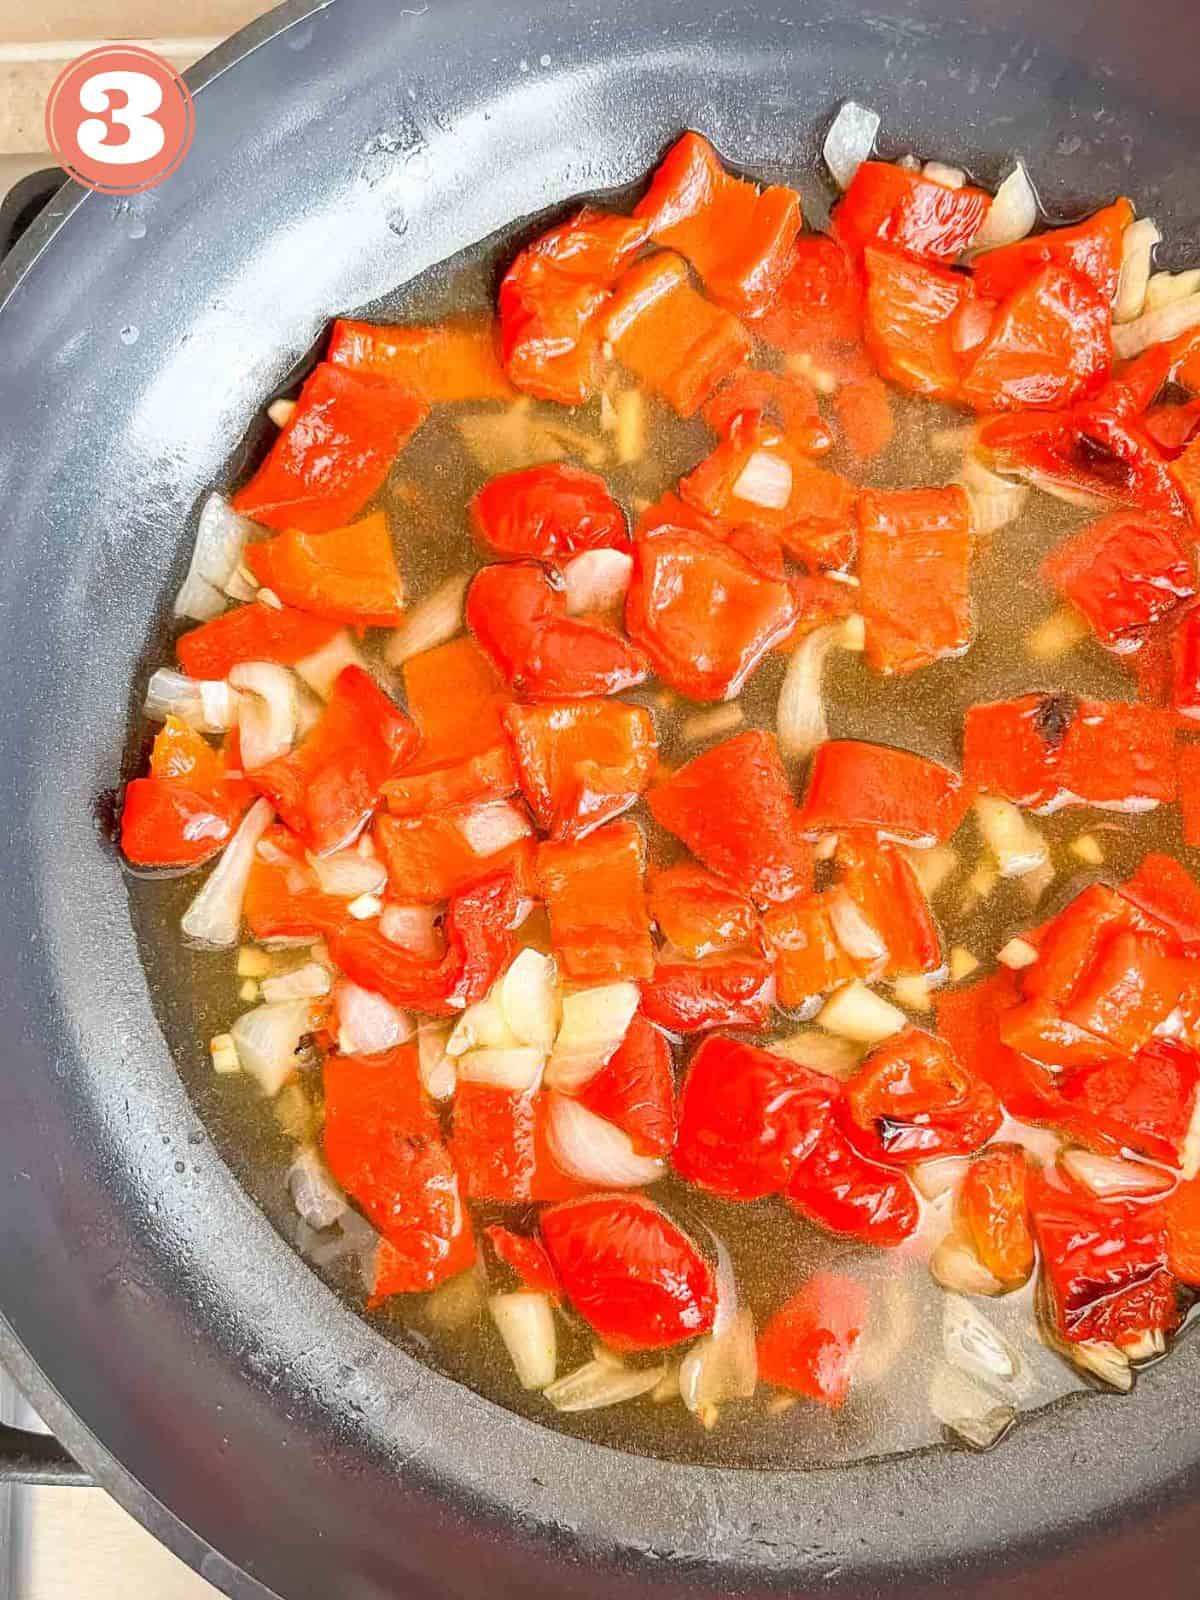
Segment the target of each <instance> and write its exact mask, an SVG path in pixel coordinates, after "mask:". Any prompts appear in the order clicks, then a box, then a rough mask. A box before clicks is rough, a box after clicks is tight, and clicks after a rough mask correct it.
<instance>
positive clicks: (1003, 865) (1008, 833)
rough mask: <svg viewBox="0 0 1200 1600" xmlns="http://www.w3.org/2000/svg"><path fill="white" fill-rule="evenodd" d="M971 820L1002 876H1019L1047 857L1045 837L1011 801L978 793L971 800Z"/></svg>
mask: <svg viewBox="0 0 1200 1600" xmlns="http://www.w3.org/2000/svg"><path fill="white" fill-rule="evenodd" d="M975 820H976V821H977V822H978V824H979V831H980V833H981V834H982V835H983V838H984V841H985V843H986V844H987V847H988V849H989V850H990V851H991V853H992V855H993V856H994V857H995V860H996V866H997V867H998V869H999V872H1000V876H1001V877H1002V878H1023V877H1024V876H1025V874H1026V873H1027V872H1032V871H1034V869H1035V868H1037V867H1044V866H1045V865H1046V863H1047V862H1048V861H1049V860H1050V847H1049V846H1048V845H1047V843H1046V841H1045V839H1044V838H1043V837H1042V835H1041V834H1040V833H1039V832H1038V830H1037V828H1035V827H1034V825H1033V823H1032V822H1030V821H1029V819H1028V817H1026V816H1025V815H1024V813H1023V812H1021V811H1020V810H1019V809H1018V808H1017V807H1016V806H1014V805H1013V804H1012V802H1011V801H1009V800H1001V799H1000V798H999V797H998V796H997V795H992V794H981V795H980V796H979V797H978V798H977V799H976V801H975Z"/></svg>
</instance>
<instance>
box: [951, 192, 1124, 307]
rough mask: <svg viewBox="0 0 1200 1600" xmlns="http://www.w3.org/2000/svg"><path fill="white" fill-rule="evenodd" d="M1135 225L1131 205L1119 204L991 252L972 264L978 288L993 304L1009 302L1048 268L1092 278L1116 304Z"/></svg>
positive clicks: (1106, 296) (1107, 298)
mask: <svg viewBox="0 0 1200 1600" xmlns="http://www.w3.org/2000/svg"><path fill="white" fill-rule="evenodd" d="M1132 221H1133V207H1132V206H1131V205H1130V203H1129V201H1128V200H1116V201H1114V202H1113V204H1112V205H1111V206H1105V207H1104V208H1103V209H1102V210H1100V211H1097V212H1096V213H1095V215H1094V216H1091V217H1087V218H1085V220H1084V221H1083V222H1077V223H1074V224H1073V225H1071V226H1070V227H1066V228H1047V229H1046V230H1045V231H1044V232H1042V233H1035V234H1033V235H1032V236H1031V237H1029V238H1027V239H1021V240H1019V241H1018V242H1017V243H1016V244H1006V245H1001V246H1000V248H999V249H996V250H985V251H984V252H983V254H982V255H980V256H977V257H976V258H975V261H974V262H973V263H972V269H971V270H972V273H973V275H974V278H975V287H976V288H977V289H978V291H979V293H980V294H981V295H983V296H985V297H986V298H987V299H989V300H1005V299H1007V298H1008V296H1009V295H1010V294H1012V293H1013V291H1014V290H1015V289H1019V288H1020V287H1021V285H1022V284H1023V283H1026V282H1027V281H1028V280H1029V279H1030V278H1032V277H1033V276H1034V274H1035V273H1037V272H1039V271H1040V270H1041V269H1042V268H1043V267H1046V266H1049V265H1054V266H1057V267H1060V268H1067V269H1069V270H1070V271H1072V272H1075V273H1078V274H1079V275H1080V276H1082V277H1084V278H1086V279H1087V280H1088V281H1089V282H1090V283H1091V284H1092V286H1093V288H1095V289H1097V290H1098V291H1099V293H1100V294H1101V295H1102V296H1103V298H1104V301H1105V303H1106V304H1111V302H1112V298H1113V296H1114V295H1115V294H1116V292H1117V279H1118V278H1119V277H1120V274H1121V249H1122V245H1123V243H1124V234H1125V229H1126V228H1127V227H1128V226H1129V224H1130V223H1131V222H1132Z"/></svg>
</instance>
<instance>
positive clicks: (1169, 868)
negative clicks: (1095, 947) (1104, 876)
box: [1121, 747, 1200, 956]
mask: <svg viewBox="0 0 1200 1600" xmlns="http://www.w3.org/2000/svg"><path fill="white" fill-rule="evenodd" d="M1189 748H1190V747H1189ZM1121 894H1122V896H1123V897H1124V898H1125V899H1126V900H1129V901H1131V902H1132V903H1133V904H1134V905H1135V906H1136V907H1137V908H1138V910H1139V911H1141V912H1142V913H1143V914H1144V915H1145V916H1147V917H1149V918H1150V919H1151V920H1152V921H1153V922H1154V923H1157V924H1158V925H1159V926H1160V927H1161V928H1162V929H1163V930H1164V931H1165V932H1166V933H1167V934H1169V935H1170V936H1171V937H1172V938H1174V939H1178V941H1179V943H1180V944H1181V945H1182V946H1183V949H1184V950H1185V951H1186V952H1187V954H1188V955H1193V956H1194V955H1200V883H1197V882H1196V880H1195V878H1193V877H1192V875H1191V873H1190V872H1189V871H1188V870H1187V868H1186V867H1185V866H1183V865H1182V864H1181V863H1180V862H1178V861H1176V860H1175V858H1174V856H1165V855H1163V854H1161V852H1159V851H1157V850H1152V851H1151V852H1150V853H1149V854H1148V855H1146V856H1144V857H1143V858H1142V862H1141V865H1140V866H1139V867H1138V869H1137V871H1136V872H1135V873H1134V874H1133V876H1132V878H1129V879H1127V881H1126V882H1125V883H1123V884H1122V885H1121Z"/></svg>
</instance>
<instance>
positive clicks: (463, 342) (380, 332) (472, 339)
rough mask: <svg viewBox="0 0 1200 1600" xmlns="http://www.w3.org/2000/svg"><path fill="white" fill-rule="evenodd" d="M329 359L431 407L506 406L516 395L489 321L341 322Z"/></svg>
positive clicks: (336, 325)
mask: <svg viewBox="0 0 1200 1600" xmlns="http://www.w3.org/2000/svg"><path fill="white" fill-rule="evenodd" d="M325 359H326V360H327V361H332V362H333V364H334V366H336V367H344V368H346V370H347V371H349V372H357V373H370V374H371V375H372V376H373V377H376V378H382V379H384V381H385V382H387V383H393V384H395V385H396V386H397V387H398V388H401V389H406V390H407V391H408V392H409V394H415V395H419V396H420V398H421V399H422V400H424V401H426V403H427V404H429V405H453V404H455V403H456V402H457V401H460V400H507V399H508V398H509V397H510V396H511V395H512V392H513V391H512V385H511V384H510V383H509V381H508V379H507V378H506V377H505V375H504V369H503V368H502V367H501V365H500V360H499V356H498V355H497V351H496V326H495V324H494V323H493V322H491V321H490V320H489V321H472V322H438V323H434V324H433V325H432V326H428V327H405V326H402V325H399V324H394V323H389V324H384V325H381V324H379V323H375V322H355V321H353V320H352V319H350V318H348V317H338V318H337V319H336V320H335V322H334V324H333V331H332V332H331V334H330V336H329V349H328V351H327V352H326V357H325Z"/></svg>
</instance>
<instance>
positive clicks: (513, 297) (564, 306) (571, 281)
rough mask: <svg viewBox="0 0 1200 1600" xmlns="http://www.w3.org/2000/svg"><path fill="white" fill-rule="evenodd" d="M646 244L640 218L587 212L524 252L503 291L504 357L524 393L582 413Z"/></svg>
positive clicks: (502, 357)
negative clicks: (605, 338) (612, 304)
mask: <svg viewBox="0 0 1200 1600" xmlns="http://www.w3.org/2000/svg"><path fill="white" fill-rule="evenodd" d="M645 240H646V225H645V223H644V222H641V221H638V220H637V219H636V218H633V217H617V216H606V215H605V214H603V213H602V212H599V211H594V210H592V208H591V207H590V206H585V207H584V208H583V210H582V211H579V212H577V213H576V214H575V216H573V217H571V218H570V219H569V220H568V221H566V222H564V223H560V224H559V226H558V227H556V228H551V229H550V230H549V231H548V232H546V233H543V234H542V235H541V236H540V238H537V239H535V240H534V241H533V243H532V244H531V245H529V246H527V248H526V249H524V250H522V252H521V254H520V255H519V256H518V257H517V259H516V260H515V261H514V262H513V264H512V266H511V267H510V268H509V269H508V271H507V272H506V273H505V275H504V280H503V282H502V283H501V285H500V295H499V315H500V354H501V359H502V361H503V363H504V370H505V371H506V372H507V374H508V376H509V378H511V380H512V381H513V383H515V384H516V386H517V388H518V389H523V390H524V391H525V392H526V393H527V394H532V395H536V396H537V397H538V398H539V399H541V400H557V401H558V402H559V403H560V404H561V405H566V406H577V405H582V404H583V402H584V401H585V400H587V399H588V398H589V397H590V396H591V395H592V393H593V392H594V390H595V386H596V382H597V380H598V376H599V369H600V342H601V327H602V323H603V317H602V316H601V312H602V311H603V309H604V307H605V305H606V304H607V302H608V300H609V299H610V297H611V294H612V288H613V285H614V283H615V282H616V281H617V278H618V277H619V276H620V274H621V272H622V270H623V268H624V267H625V266H626V264H627V263H628V262H629V261H631V260H632V258H633V257H634V255H636V253H637V251H638V250H639V249H640V248H641V247H642V245H643V244H644V243H645Z"/></svg>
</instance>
